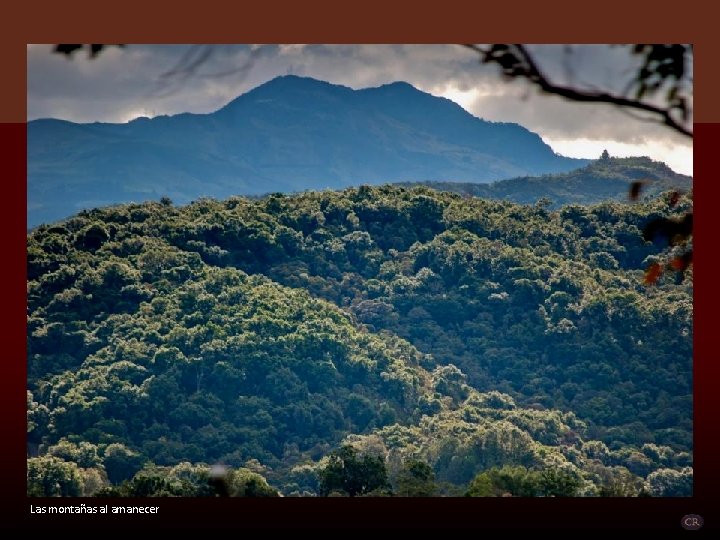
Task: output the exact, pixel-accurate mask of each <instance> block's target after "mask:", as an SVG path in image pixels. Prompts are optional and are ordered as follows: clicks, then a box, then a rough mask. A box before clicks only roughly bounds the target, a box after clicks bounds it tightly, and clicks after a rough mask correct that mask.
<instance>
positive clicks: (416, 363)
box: [27, 158, 693, 496]
mask: <svg viewBox="0 0 720 540" xmlns="http://www.w3.org/2000/svg"><path fill="white" fill-rule="evenodd" d="M607 161H609V162H610V163H609V164H605V165H607V166H609V167H612V166H613V165H612V163H613V162H614V158H610V159H609V160H607ZM605 165H603V164H597V165H596V167H599V169H598V170H601V169H602V167H603V166H605ZM640 165H642V163H641V162H639V163H638V166H640ZM603 170H604V169H603ZM611 172H612V171H610V172H608V174H611ZM689 204H690V203H689V201H688V200H687V199H683V200H681V201H680V203H678V205H676V206H675V207H673V208H670V207H669V205H668V204H667V202H666V201H664V200H661V199H657V200H654V201H651V202H647V203H641V204H637V205H633V206H628V205H621V204H617V203H607V204H602V205H598V206H592V207H584V206H579V205H574V206H565V207H563V208H562V209H560V210H558V211H553V210H550V209H549V208H548V207H547V205H546V204H538V205H535V206H519V205H515V204H511V203H508V202H501V201H486V200H480V199H475V198H464V197H462V196H460V195H456V194H452V193H439V192H436V191H433V190H431V189H428V188H423V187H417V188H413V189H405V188H401V187H397V186H382V187H367V186H364V187H361V188H357V189H355V188H353V189H348V190H345V191H343V192H318V193H305V194H301V195H297V196H277V195H273V196H269V197H266V198H262V199H258V200H252V201H251V200H248V199H244V198H232V199H229V200H227V201H225V202H218V201H213V200H210V199H205V200H200V201H197V202H195V203H193V204H190V205H188V206H184V207H179V206H172V205H168V204H159V203H146V204H141V205H128V206H116V207H112V208H107V209H100V210H94V211H92V212H87V213H85V214H83V215H79V216H76V217H74V218H71V219H69V220H67V221H65V222H63V223H62V224H58V225H55V226H52V227H46V226H44V227H39V228H37V229H35V230H34V231H32V232H31V233H30V234H29V235H28V313H29V314H28V401H27V406H28V416H27V419H28V443H29V445H28V448H29V450H30V452H31V454H30V455H35V453H33V452H36V451H39V452H40V453H42V452H47V455H46V456H43V459H50V458H52V459H55V458H57V459H60V460H66V461H61V462H62V463H66V462H68V463H69V462H72V463H75V464H77V465H78V466H79V467H80V468H82V469H84V470H94V471H96V474H92V475H90V476H92V480H88V481H87V484H88V486H89V487H88V488H87V490H89V491H93V490H96V491H98V490H99V491H102V490H103V489H105V492H113V493H115V492H117V490H118V489H120V486H122V485H126V488H123V489H124V490H125V491H124V493H126V494H132V493H141V492H142V493H145V492H146V493H168V494H183V493H189V492H190V491H192V490H190V491H187V490H186V488H184V487H180V488H178V487H177V485H180V484H182V482H180V484H178V483H177V482H176V481H175V480H173V482H174V483H173V482H171V484H167V482H166V479H167V478H166V477H167V474H166V473H167V471H168V470H169V469H168V468H173V467H176V466H179V465H180V464H183V463H191V464H193V465H189V466H191V467H199V466H200V465H199V464H201V463H225V464H227V465H228V466H230V467H233V468H234V470H240V469H241V468H244V467H249V465H247V464H248V463H256V462H257V463H259V464H261V467H262V470H261V469H257V470H256V469H253V470H255V471H256V472H257V471H260V472H261V474H262V476H263V477H264V478H267V481H268V482H269V483H270V484H272V485H274V486H278V488H280V489H281V490H282V491H283V492H284V493H286V494H289V493H298V494H300V493H308V492H313V491H316V490H319V491H320V492H322V493H324V494H329V493H331V492H332V491H333V490H341V491H343V492H346V493H348V494H351V493H350V491H348V489H346V487H347V486H346V487H342V481H341V480H342V475H340V476H337V475H336V476H333V475H334V474H335V473H338V471H337V470H335V471H334V472H333V470H334V469H332V468H331V469H330V470H329V471H330V472H327V473H326V475H325V478H326V485H323V480H322V478H323V477H322V475H321V473H320V469H318V468H317V465H316V464H317V463H318V462H321V463H326V461H327V460H326V461H322V459H323V457H324V456H327V455H329V453H331V452H332V451H333V449H335V448H338V447H339V446H341V445H343V444H344V443H348V444H352V445H353V446H356V445H357V444H370V443H371V442H372V445H375V446H377V447H378V448H380V450H381V451H380V452H374V451H373V452H370V453H364V454H362V455H363V456H376V457H377V464H376V465H378V467H377V468H378V470H379V464H382V465H383V467H386V468H387V470H388V471H389V477H390V478H391V479H392V480H393V483H394V485H395V487H396V490H397V491H398V492H403V490H404V491H405V492H406V493H407V494H408V495H410V494H423V493H426V492H430V491H432V489H431V488H432V485H434V484H436V485H437V486H438V488H437V491H435V492H436V493H451V492H458V489H465V488H464V487H461V488H458V486H466V485H467V484H468V483H470V482H471V481H473V479H475V478H477V477H478V475H479V474H484V473H485V472H487V471H491V470H493V469H494V468H498V469H502V468H503V467H504V466H508V467H520V468H524V469H526V470H527V471H531V472H532V474H531V476H532V478H533V479H534V480H533V481H534V482H535V480H536V482H535V483H533V484H532V485H533V486H534V487H533V489H536V492H537V494H538V495H554V496H563V495H568V494H578V495H582V494H603V495H613V494H623V496H625V495H637V494H639V493H640V492H641V491H642V490H645V492H651V493H654V494H664V493H674V492H678V491H680V492H683V489H685V488H676V487H667V488H666V487H663V486H666V485H667V486H676V485H681V486H682V485H686V484H687V485H689V483H688V482H686V484H683V483H682V482H685V480H682V481H680V480H677V481H675V480H673V481H671V480H670V479H669V478H670V476H668V475H669V474H670V473H664V474H663V475H656V476H652V475H653V474H655V473H656V472H657V471H659V470H670V471H674V472H675V473H677V474H678V475H681V476H682V478H683V479H686V477H687V475H686V474H685V473H683V472H682V471H684V470H686V469H685V468H688V469H687V470H691V469H689V467H690V466H691V464H692V457H691V452H692V436H691V434H692V431H691V430H692V399H691V395H692V394H691V392H692V378H691V375H692V317H693V314H692V272H691V271H689V272H687V273H686V279H685V280H684V281H683V283H681V284H676V283H675V282H674V280H670V279H666V278H661V280H660V281H658V283H657V285H656V286H654V287H652V288H647V287H645V286H643V285H642V263H643V261H646V260H648V258H649V257H659V256H663V255H664V254H663V253H662V252H661V251H659V248H658V247H657V246H654V245H652V244H650V243H646V242H645V241H644V240H643V239H642V234H641V232H640V231H641V229H642V227H643V225H644V224H645V223H646V222H647V221H648V220H650V219H654V218H655V217H657V216H665V215H672V214H673V213H675V212H684V211H686V210H687V207H688V205H689ZM98 227H100V228H101V229H102V230H103V231H105V233H106V235H107V237H105V235H103V234H102V233H101V232H100V231H99V230H98ZM90 231H94V232H92V234H90ZM88 234H89V236H88ZM93 238H94V239H95V240H92V239H93ZM378 456H379V457H378ZM32 459H39V458H32ZM328 459H329V458H328ZM334 459H335V461H329V462H328V463H335V464H337V463H338V462H339V461H342V460H339V458H338V457H337V456H336V457H335V458H334ZM348 459H349V458H348ZM363 459H365V458H364V457H362V458H360V457H356V460H359V461H360V462H362V460H363ZM373 459H375V458H373ZM338 460H339V461H338ZM416 461H417V462H421V463H426V464H427V465H428V466H429V467H430V468H431V470H432V474H433V477H432V478H430V479H423V478H424V477H423V475H422V474H420V472H421V471H420V469H418V470H416V471H415V472H417V473H418V474H420V476H415V475H414V473H413V472H412V471H411V470H409V469H407V468H408V467H410V465H409V464H411V463H413V462H416ZM153 464H154V466H153ZM158 471H159V472H158ZM542 471H550V472H546V473H542ZM331 472H332V474H330V473H331ZM426 472H427V471H426ZM536 473H537V474H538V475H540V476H538V477H537V478H535V476H533V475H535V474H536ZM105 474H106V475H107V479H108V480H109V482H111V483H112V484H113V487H107V488H104V487H103V486H105V484H104V482H106V480H105V476H103V475H105ZM197 474H200V472H198V473H197ZM203 474H204V473H203ZM238 474H240V473H238ZM338 474H339V473H338ZM378 474H379V473H378ZM528 474H530V473H528ZM543 474H545V476H543ZM241 476H242V475H241ZM666 477H667V478H666ZM88 478H90V477H88ZM338 478H340V480H338ZM673 478H674V477H673ZM256 480H257V479H256ZM650 480H652V482H650ZM125 481H128V484H123V483H124V482H125ZM133 482H135V483H134V484H133ZM193 482H194V481H193ZM193 482H190V484H193ZM237 482H238V484H237V486H236V488H234V489H235V491H236V492H237V493H244V494H247V493H256V492H257V493H263V492H265V491H267V490H266V488H264V487H263V484H262V483H261V482H259V480H257V481H249V480H248V481H245V480H242V481H241V480H239V479H238V480H237ZM327 482H330V484H327ZM333 482H334V483H333ZM378 482H379V480H378ZM498 482H499V481H498ZM508 482H510V480H508ZM638 482H640V484H642V487H638V486H639V485H640V484H639V483H638ZM673 482H675V483H674V484H673ZM200 483H202V482H200ZM448 483H449V484H448ZM91 484H92V485H91ZM381 484H382V485H379V484H378V485H377V486H375V487H374V488H372V489H368V488H366V487H362V486H366V485H367V483H365V484H362V485H361V486H360V487H357V485H354V484H353V485H354V486H355V487H352V488H350V489H351V491H353V492H354V493H352V494H362V493H367V492H368V491H372V490H373V489H376V488H377V489H380V490H381V491H382V490H384V489H386V483H382V482H381ZM182 485H184V484H182ZM193 485H194V484H193ZM198 485H199V484H198ZM268 485H269V484H268ZM330 485H331V486H332V487H328V486H330ZM373 485H374V484H373ZM488 485H490V486H495V487H493V488H492V490H490V491H492V493H493V494H497V493H496V491H497V490H498V489H500V488H501V487H502V486H504V485H505V484H502V482H501V483H500V484H497V485H496V484H493V483H492V482H491V483H490V484H488V482H487V481H486V480H478V483H477V485H476V486H475V488H473V489H475V492H477V493H486V492H489V491H488V489H489V488H488ZM507 485H510V484H507ZM93 486H94V487H93ZM127 486H130V487H127ZM133 486H134V487H133ZM169 486H170V487H169ZM172 486H175V487H172ZM242 486H245V487H242ZM448 486H450V487H448ZM453 486H455V487H453ZM498 486H500V487H498ZM82 489H84V488H80V490H81V491H82ZM188 489H190V488H188ZM193 489H194V488H193ZM270 489H271V490H274V488H270ZM468 489H469V488H468ZM518 489H519V488H518ZM523 489H524V488H523ZM112 490H115V491H112ZM363 490H365V491H363ZM453 490H454V491H453ZM521 491H522V490H521ZM685 491H687V490H686V489H685ZM513 494H515V495H516V493H513Z"/></svg>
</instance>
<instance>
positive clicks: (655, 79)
mask: <svg viewBox="0 0 720 540" xmlns="http://www.w3.org/2000/svg"><path fill="white" fill-rule="evenodd" d="M467 47H469V48H470V49H472V50H473V51H475V52H477V53H478V54H480V55H481V57H482V62H483V63H486V64H488V63H493V64H497V65H498V66H500V68H501V69H502V74H503V76H504V77H505V78H507V79H525V80H526V81H528V82H529V83H531V84H533V85H535V86H536V87H538V88H539V89H540V90H541V91H543V92H545V93H548V94H554V95H557V96H560V97H563V98H566V99H568V100H570V101H580V102H585V103H609V104H612V105H615V106H617V107H621V108H624V109H626V110H630V111H641V112H643V113H647V114H648V115H649V116H650V117H651V118H654V119H656V120H659V121H661V122H662V123H663V124H665V125H666V126H668V127H669V128H670V129H671V130H673V131H676V132H678V133H681V134H682V135H685V136H687V137H690V138H692V136H693V132H692V82H693V78H692V57H693V47H692V45H681V44H672V45H662V44H657V45H646V44H639V45H626V46H625V47H628V48H629V49H628V50H629V54H630V55H636V56H639V57H640V58H641V59H642V65H641V66H640V67H639V68H638V70H637V72H636V73H635V74H634V75H633V77H632V80H631V81H630V85H629V86H628V88H627V93H626V94H619V93H614V92H612V91H610V90H598V89H586V88H582V87H580V86H571V85H562V84H557V83H556V82H554V81H553V80H552V79H551V78H550V77H549V76H548V75H547V74H546V73H545V72H544V71H543V70H542V68H541V67H540V65H539V64H538V61H537V58H536V57H535V55H534V54H533V53H532V52H531V51H530V50H529V49H528V48H527V47H526V46H525V45H520V44H510V45H508V44H497V43H496V44H492V45H487V46H480V45H467ZM631 91H632V93H631V94H629V92H631ZM662 92H664V94H662ZM658 94H661V95H660V96H658ZM658 100H659V101H660V104H659V105H658V104H657V101H658Z"/></svg>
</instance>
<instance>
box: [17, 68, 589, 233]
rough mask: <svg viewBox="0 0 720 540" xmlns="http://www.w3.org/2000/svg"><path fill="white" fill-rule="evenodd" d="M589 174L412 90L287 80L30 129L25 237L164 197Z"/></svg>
mask: <svg viewBox="0 0 720 540" xmlns="http://www.w3.org/2000/svg"><path fill="white" fill-rule="evenodd" d="M585 163H586V160H578V159H571V158H566V157H563V156H559V155H557V154H555V153H554V152H553V150H552V149H551V148H550V147H549V146H548V145H547V144H545V143H544V142H543V141H542V139H541V138H540V137H539V136H538V135H537V134H535V133H532V132H530V131H528V130H527V129H525V128H524V127H522V126H519V125H517V124H512V123H497V122H488V121H485V120H482V119H480V118H477V117H475V116H473V115H471V114H470V113H468V112H467V111H465V110H464V109H463V108H462V107H460V106H459V105H457V104H456V103H454V102H452V101H450V100H448V99H445V98H441V97H436V96H432V95H430V94H428V93H425V92H422V91H420V90H418V89H416V88H414V87H413V86H411V85H410V84H408V83H405V82H395V83H391V84H386V85H383V86H380V87H376V88H366V89H362V90H353V89H351V88H348V87H345V86H339V85H335V84H330V83H328V82H324V81H318V80H315V79H311V78H307V77H298V76H294V75H287V76H283V77H278V78H275V79H272V80H271V81H268V82H267V83H265V84H262V85H260V86H258V87H256V88H254V89H253V90H251V91H249V92H247V93H245V94H243V95H241V96H239V97H238V98H236V99H234V100H232V101H231V102H230V103H228V104H227V105H225V106H224V107H222V108H221V109H219V110H217V111H215V112H213V113H210V114H189V113H184V114H178V115H174V116H159V117H156V118H152V119H149V118H137V119H135V120H133V121H131V122H128V123H126V124H108V123H93V124H75V123H72V122H67V121H62V120H54V119H42V120H35V121H32V122H29V123H28V225H30V226H32V225H37V224H39V223H42V222H52V221H54V220H57V219H60V218H63V217H66V216H69V215H71V214H73V213H75V212H77V211H78V210H80V209H82V208H89V207H95V206H104V205H109V204H115V203H121V202H130V201H142V200H148V199H159V198H160V197H163V196H168V197H170V198H171V199H172V200H173V201H175V202H176V203H187V202H190V201H191V200H195V199H197V198H198V197H201V196H210V197H217V198H224V197H228V196H230V195H238V194H260V193H267V192H269V191H280V192H288V191H303V190H307V189H326V188H330V189H337V188H343V187H347V186H350V185H356V184H360V183H368V184H379V183H387V182H400V181H428V180H436V181H439V180H452V181H460V182H489V181H493V180H498V179H503V178H511V177H517V176H523V175H539V174H546V173H558V172H566V171H569V170H572V169H575V168H577V167H579V166H582V165H584V164H585Z"/></svg>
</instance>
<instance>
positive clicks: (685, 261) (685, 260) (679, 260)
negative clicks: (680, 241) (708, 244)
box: [670, 250, 693, 272]
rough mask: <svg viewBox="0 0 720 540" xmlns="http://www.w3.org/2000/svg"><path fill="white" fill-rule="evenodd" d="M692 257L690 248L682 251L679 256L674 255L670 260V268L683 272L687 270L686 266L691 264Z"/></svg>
mask: <svg viewBox="0 0 720 540" xmlns="http://www.w3.org/2000/svg"><path fill="white" fill-rule="evenodd" d="M692 257H693V252H692V250H690V251H687V252H686V253H683V254H682V255H681V256H679V257H675V258H674V259H673V260H671V261H670V268H672V269H673V270H675V271H676V272H684V271H685V270H687V268H688V266H690V265H691V264H692Z"/></svg>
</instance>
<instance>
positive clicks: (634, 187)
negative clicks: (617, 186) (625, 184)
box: [629, 182, 643, 201]
mask: <svg viewBox="0 0 720 540" xmlns="http://www.w3.org/2000/svg"><path fill="white" fill-rule="evenodd" d="M642 186H643V183H642V182H633V183H632V184H630V194H629V197H630V200H631V201H637V199H638V197H639V196H640V190H641V189H642Z"/></svg>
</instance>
